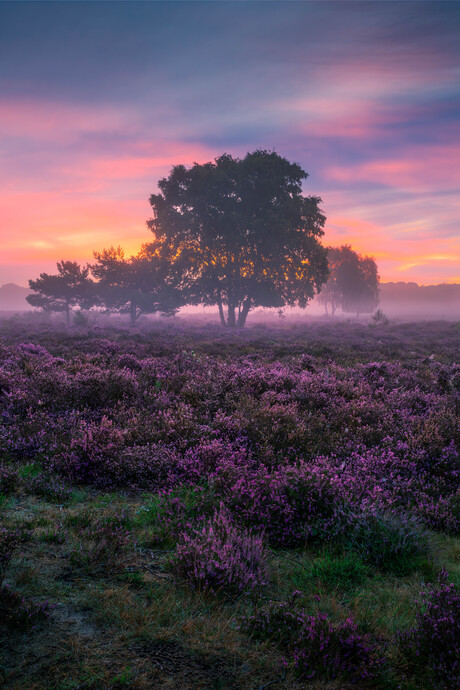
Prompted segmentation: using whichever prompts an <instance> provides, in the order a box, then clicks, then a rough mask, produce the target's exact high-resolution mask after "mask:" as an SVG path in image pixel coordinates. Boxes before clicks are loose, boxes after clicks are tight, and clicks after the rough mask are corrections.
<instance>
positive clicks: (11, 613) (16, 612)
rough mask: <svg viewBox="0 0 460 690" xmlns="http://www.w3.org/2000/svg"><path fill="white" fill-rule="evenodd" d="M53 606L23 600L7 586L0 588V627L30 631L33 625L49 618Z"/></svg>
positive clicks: (47, 603) (46, 603)
mask: <svg viewBox="0 0 460 690" xmlns="http://www.w3.org/2000/svg"><path fill="white" fill-rule="evenodd" d="M52 608H53V605H52V604H50V603H49V602H47V601H45V602H34V601H31V600H29V599H25V598H24V597H22V596H21V595H20V594H18V592H15V591H14V590H12V589H11V588H10V587H9V586H8V585H3V586H0V627H1V626H6V627H8V628H15V629H18V630H25V631H30V630H31V629H32V628H33V627H34V625H35V624H36V623H37V622H39V621H41V620H46V619H47V618H49V615H50V613H51V610H52Z"/></svg>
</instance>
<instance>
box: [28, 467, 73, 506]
mask: <svg viewBox="0 0 460 690" xmlns="http://www.w3.org/2000/svg"><path fill="white" fill-rule="evenodd" d="M24 490H25V492H26V493H28V494H31V495H32V496H42V497H43V498H46V499H47V500H49V501H54V502H59V503H66V502H67V501H69V500H70V498H71V496H72V489H71V488H70V487H69V486H67V485H66V484H64V483H63V482H62V481H61V480H60V479H58V477H55V476H53V475H50V474H48V473H45V472H40V473H39V474H36V475H33V476H31V477H29V478H28V480H27V482H25V483H24Z"/></svg>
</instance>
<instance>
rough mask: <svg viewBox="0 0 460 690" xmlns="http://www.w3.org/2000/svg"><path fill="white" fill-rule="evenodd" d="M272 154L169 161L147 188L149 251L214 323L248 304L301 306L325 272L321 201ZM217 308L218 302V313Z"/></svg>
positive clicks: (237, 319)
mask: <svg viewBox="0 0 460 690" xmlns="http://www.w3.org/2000/svg"><path fill="white" fill-rule="evenodd" d="M307 177H308V175H307V173H306V172H305V171H304V170H302V168H301V167H300V166H299V165H297V164H296V163H290V162H289V161H288V160H286V159H285V158H282V157H281V156H279V155H278V154H277V153H275V152H269V151H261V150H258V151H254V152H253V153H248V154H247V155H246V156H245V158H243V159H238V158H233V157H232V156H230V155H228V154H224V155H222V156H220V157H218V158H216V159H215V162H213V163H212V162H210V163H205V164H203V165H199V164H198V163H195V164H194V165H193V166H192V167H191V168H189V169H187V168H186V167H185V166H183V165H177V166H175V167H174V168H173V169H172V171H171V173H170V175H169V177H168V178H164V179H162V180H160V182H159V183H158V187H159V193H158V194H152V196H151V197H150V204H151V206H152V209H153V218H152V219H150V220H149V221H148V222H147V225H148V227H149V228H150V230H151V231H152V232H153V234H154V236H155V240H154V242H153V243H152V244H151V245H149V247H150V251H152V252H156V253H158V254H159V255H160V256H162V257H163V259H165V258H166V257H168V259H169V263H170V268H171V271H172V273H173V274H175V276H176V279H177V281H178V284H179V285H180V287H181V290H182V293H183V294H184V295H185V296H186V297H185V299H186V301H187V302H188V303H191V304H199V303H202V304H205V305H217V306H218V308H219V314H220V319H221V323H222V325H227V326H230V327H232V326H236V325H238V326H244V324H245V322H246V318H247V315H248V313H249V311H250V310H251V309H253V308H254V307H258V306H259V307H277V308H282V307H285V306H295V305H298V306H300V307H305V306H306V304H307V302H308V301H309V300H310V299H311V298H312V297H313V296H314V294H315V292H316V291H317V290H318V289H319V288H320V286H321V284H322V283H324V282H325V280H326V278H327V275H328V268H327V256H326V249H325V248H324V247H323V246H322V245H321V243H320V238H321V236H322V235H323V227H324V223H325V216H324V215H323V213H322V212H321V210H320V208H319V204H320V203H321V199H319V198H318V197H314V196H303V194H302V181H303V180H305V179H306V178H307ZM224 307H226V309H227V316H226V317H225V313H224Z"/></svg>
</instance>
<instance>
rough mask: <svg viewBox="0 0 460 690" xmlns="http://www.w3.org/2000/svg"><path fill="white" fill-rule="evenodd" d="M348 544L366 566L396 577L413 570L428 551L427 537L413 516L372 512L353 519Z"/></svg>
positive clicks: (355, 515)
mask: <svg viewBox="0 0 460 690" xmlns="http://www.w3.org/2000/svg"><path fill="white" fill-rule="evenodd" d="M346 543H347V546H348V547H349V548H352V549H353V550H355V551H357V552H358V553H359V554H360V556H361V558H362V559H363V561H364V562H365V563H369V564H370V565H374V566H376V567H377V568H379V569H380V570H383V571H385V572H392V573H394V574H396V575H404V574H406V573H408V572H410V571H411V570H413V569H414V568H415V567H416V564H417V562H418V558H419V556H421V555H422V554H423V553H426V551H427V549H428V543H427V536H426V534H425V532H424V531H423V529H422V528H421V526H420V523H419V522H418V521H417V520H416V519H415V518H414V517H412V516H410V515H404V516H401V515H397V514H380V513H378V512H369V511H367V512H366V511H363V512H356V513H354V514H353V515H351V516H350V530H349V532H348V535H347V540H346Z"/></svg>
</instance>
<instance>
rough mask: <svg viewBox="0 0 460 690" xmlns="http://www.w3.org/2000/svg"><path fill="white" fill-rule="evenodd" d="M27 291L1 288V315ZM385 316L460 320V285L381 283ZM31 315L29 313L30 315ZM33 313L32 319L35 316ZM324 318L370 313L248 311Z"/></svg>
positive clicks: (255, 316)
mask: <svg viewBox="0 0 460 690" xmlns="http://www.w3.org/2000/svg"><path fill="white" fill-rule="evenodd" d="M28 294H30V290H29V288H26V287H21V286H19V285H16V284H14V283H7V284H6V285H3V286H2V287H0V315H2V316H3V317H11V316H12V315H13V314H16V313H17V314H20V313H23V312H33V311H34V309H33V307H31V306H30V305H29V304H28V302H26V296H27V295H28ZM379 309H381V310H382V311H383V313H384V315H385V316H386V317H387V318H388V319H390V320H398V321H420V320H446V321H459V320H460V284H441V285H425V286H419V285H417V284H416V283H381V284H380V303H379ZM30 316H32V314H31V315H30ZM42 316H43V318H44V319H45V320H61V319H63V318H64V317H63V315H62V314H53V315H46V314H43V315H42ZM37 317H38V314H37V315H34V318H37ZM87 318H88V320H89V321H90V322H91V323H100V324H101V325H102V324H103V323H106V322H107V320H110V323H115V322H117V323H119V324H120V323H124V321H126V320H127V317H126V316H121V317H114V316H110V317H107V316H104V315H103V314H101V313H98V312H97V311H94V312H91V313H90V314H88V315H87ZM159 318H160V317H159V316H157V315H153V316H145V317H141V318H140V323H144V324H146V323H148V321H151V320H158V319H159ZM180 319H185V320H187V321H189V320H194V321H197V322H200V323H213V322H214V321H215V322H216V323H217V322H218V320H219V316H218V311H217V307H184V308H183V309H181V310H180V311H179V312H178V314H177V316H176V317H169V318H168V320H169V321H171V320H172V321H174V320H180ZM310 319H314V320H315V321H316V320H318V319H324V320H325V321H332V320H335V321H344V320H345V321H350V320H351V321H356V320H359V321H372V314H361V315H360V316H359V319H358V318H357V316H356V314H351V313H343V312H340V311H337V312H336V314H335V316H334V317H331V316H329V317H327V316H326V315H325V313H324V307H323V306H322V305H320V304H319V303H318V301H317V300H316V299H315V300H313V301H312V302H310V304H309V305H308V306H307V308H306V309H284V310H283V312H282V313H281V314H280V313H279V312H278V311H277V310H276V309H255V310H254V311H252V312H250V314H249V318H248V323H247V325H248V326H250V325H251V323H253V324H260V323H266V324H267V325H268V324H270V325H273V326H277V325H278V326H281V325H282V324H287V323H292V322H295V321H305V320H307V321H308V320H310Z"/></svg>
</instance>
